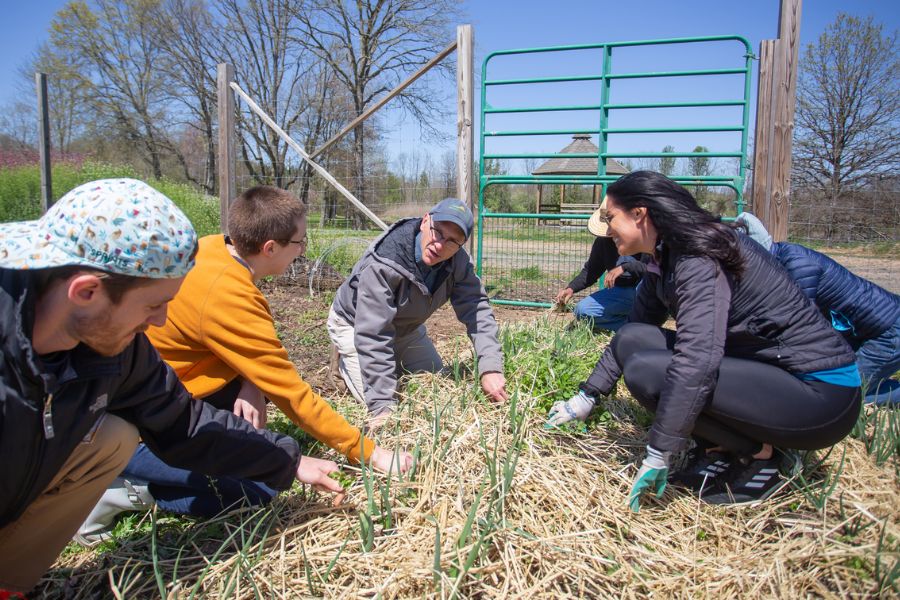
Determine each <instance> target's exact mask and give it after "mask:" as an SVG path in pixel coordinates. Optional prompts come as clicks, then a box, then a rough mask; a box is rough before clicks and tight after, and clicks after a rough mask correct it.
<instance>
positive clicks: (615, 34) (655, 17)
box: [0, 0, 900, 155]
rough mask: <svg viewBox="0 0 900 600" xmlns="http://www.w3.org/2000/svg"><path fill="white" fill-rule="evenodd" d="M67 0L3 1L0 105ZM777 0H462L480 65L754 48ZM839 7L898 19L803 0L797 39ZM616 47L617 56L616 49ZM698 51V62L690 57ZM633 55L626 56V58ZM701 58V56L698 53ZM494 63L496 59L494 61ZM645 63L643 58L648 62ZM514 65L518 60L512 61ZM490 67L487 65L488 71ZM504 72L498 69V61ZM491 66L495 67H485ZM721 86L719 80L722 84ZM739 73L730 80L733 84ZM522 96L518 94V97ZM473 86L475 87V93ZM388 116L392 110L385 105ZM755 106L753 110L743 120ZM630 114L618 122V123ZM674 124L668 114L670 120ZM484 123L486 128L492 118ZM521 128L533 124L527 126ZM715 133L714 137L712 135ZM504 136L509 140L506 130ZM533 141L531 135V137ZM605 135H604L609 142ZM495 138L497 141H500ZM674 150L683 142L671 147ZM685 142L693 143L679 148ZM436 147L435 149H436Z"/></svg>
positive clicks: (557, 96)
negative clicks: (709, 43) (676, 45)
mask: <svg viewBox="0 0 900 600" xmlns="http://www.w3.org/2000/svg"><path fill="white" fill-rule="evenodd" d="M64 4H65V3H64V2H62V1H58V0H36V1H32V2H14V3H12V2H11V3H8V5H7V6H6V7H5V10H4V15H5V18H6V20H5V23H6V24H5V25H4V27H3V35H0V105H5V104H7V103H9V102H11V101H12V100H15V99H16V98H17V95H18V94H19V93H20V90H21V85H22V84H21V78H20V76H19V74H18V69H19V68H20V67H21V65H22V64H23V63H24V62H25V61H26V60H27V59H28V56H29V55H30V54H31V53H32V52H34V50H35V49H36V47H37V46H38V44H39V43H40V42H41V41H43V40H45V39H46V38H47V28H48V25H49V23H50V20H51V18H52V16H53V14H54V13H55V11H56V10H58V9H59V8H60V7H62V6H63V5H64ZM778 6H779V2H778V0H755V1H754V2H736V1H733V0H681V1H679V2H675V1H672V0H665V1H663V0H632V1H631V2H621V0H617V1H611V0H556V1H555V2H553V1H540V2H538V1H533V0H470V1H468V2H464V3H463V11H464V17H463V19H462V21H463V22H469V23H471V24H472V25H473V27H474V32H475V41H476V60H477V63H476V68H477V69H478V70H479V71H480V68H481V60H482V59H483V57H484V56H485V55H486V54H488V53H490V52H493V51H497V50H506V49H513V48H526V47H537V46H555V45H570V44H584V43H597V42H611V41H625V40H642V39H644V40H645V39H655V38H670V37H688V36H701V35H727V34H737V35H741V36H743V37H745V38H747V39H748V41H749V42H750V45H751V48H752V49H753V51H754V52H757V51H758V48H759V42H760V41H761V40H763V39H772V38H775V37H776V35H777V24H778ZM841 10H844V11H848V12H851V13H853V14H856V15H860V16H867V15H872V16H873V17H875V19H876V20H877V21H879V22H881V23H883V24H884V25H885V28H886V29H887V30H888V31H890V30H895V29H898V28H900V3H898V2H896V0H894V1H890V0H856V1H854V2H852V3H851V2H847V1H846V0H843V1H839V0H807V1H806V2H804V6H803V14H802V21H801V29H800V31H801V41H802V43H803V45H805V44H806V43H809V42H812V41H814V40H815V38H816V37H817V36H818V35H819V34H820V33H821V32H822V31H823V30H824V28H825V27H826V26H827V25H828V24H829V23H831V22H832V21H833V20H834V18H835V16H836V15H837V13H838V12H839V11H841ZM740 54H742V51H741V50H740V48H737V49H736V50H735V48H734V47H731V48H728V49H724V48H721V47H716V48H707V49H706V50H705V51H703V52H700V53H697V54H696V55H692V56H687V55H681V54H678V53H677V52H675V51H674V50H672V51H671V52H669V51H663V52H657V53H655V54H653V53H646V54H643V55H640V53H636V54H635V55H634V56H630V55H629V53H627V52H625V51H624V50H623V51H621V52H619V51H616V52H615V53H614V61H621V62H617V63H616V65H617V67H621V68H623V70H628V69H629V68H633V69H637V70H653V69H652V67H654V66H658V68H660V69H666V68H670V66H671V65H672V64H675V65H677V64H690V65H691V66H692V68H702V67H703V66H705V65H706V63H708V64H709V67H707V68H710V67H715V66H731V65H734V62H735V60H737V61H738V62H739V61H740ZM620 57H621V58H620ZM530 58H533V60H532V61H531V62H527V61H525V62H522V61H520V62H519V64H518V65H517V66H516V68H511V69H510V71H509V76H519V77H521V76H525V75H523V73H533V74H535V75H545V74H557V75H562V74H566V75H568V74H572V73H577V72H585V73H587V72H590V70H591V69H592V68H594V66H595V64H596V60H595V58H594V57H592V56H587V53H585V55H584V56H580V57H579V56H567V57H558V58H557V57H556V56H554V57H553V60H547V59H546V58H545V59H544V60H543V61H542V60H541V59H540V57H530ZM695 59H697V60H698V61H699V63H703V64H699V63H694V62H692V61H694V60H695ZM632 60H633V62H631V61H632ZM704 61H706V62H704ZM498 64H499V63H498ZM648 66H649V67H651V68H647V67H648ZM517 69H518V70H517ZM491 73H493V71H491ZM497 73H498V75H502V74H503V73H501V70H498V71H497ZM491 76H494V75H491ZM725 79H726V80H725V81H723V82H720V81H716V82H714V83H713V82H709V83H700V84H698V83H697V82H683V81H674V80H666V81H665V82H662V83H660V80H657V81H656V82H652V83H651V84H650V87H643V88H642V87H640V86H639V85H634V86H628V85H624V83H625V82H622V83H623V85H622V86H621V87H620V88H618V89H615V88H614V89H615V92H614V93H622V94H623V95H622V96H619V97H618V98H617V99H616V100H617V101H626V100H629V99H640V98H642V97H656V96H667V97H672V98H676V97H684V96H683V95H684V94H685V93H686V94H689V95H690V94H700V95H701V96H702V94H703V93H707V94H711V96H710V97H712V96H715V94H717V93H718V94H719V95H720V96H721V95H723V94H724V95H725V96H733V95H734V94H732V93H731V90H732V89H735V85H736V84H735V82H736V80H735V79H734V78H731V79H730V80H728V79H727V78H725ZM720 88H721V89H720ZM739 88H740V82H739V81H738V82H737V89H738V90H739ZM751 90H752V98H753V104H751V105H752V106H755V92H756V81H755V79H754V80H753V83H752V86H751ZM582 92H584V90H583V89H578V86H572V87H569V88H566V87H565V86H559V87H557V88H556V89H553V90H549V91H548V90H546V89H544V90H535V89H534V86H532V87H530V88H527V89H524V90H521V91H520V92H519V97H516V93H515V90H513V93H512V94H511V95H507V96H506V97H503V98H501V97H497V98H496V100H494V99H491V98H489V101H491V102H492V103H494V104H495V106H496V105H506V104H508V103H509V102H515V101H518V102H520V103H521V102H525V104H528V103H547V104H550V103H557V102H561V101H562V100H564V99H566V98H577V97H578V95H579V94H581V93H582ZM522 96H524V98H523V97H522ZM477 102H478V93H476V103H477ZM701 116H702V117H703V118H704V119H707V120H708V121H709V122H715V121H716V119H718V118H720V117H721V118H722V119H723V120H724V121H727V122H733V121H735V120H739V117H737V116H735V115H733V114H730V115H729V114H724V113H723V114H722V115H719V114H717V113H714V112H707V113H706V114H704V115H701ZM386 117H387V120H388V121H390V120H391V119H394V118H395V116H391V115H390V114H388V115H387V116H386ZM669 118H670V117H669V116H667V115H660V116H659V119H660V124H663V122H664V121H666V120H667V119H669ZM685 118H687V117H682V116H671V119H674V120H675V121H677V120H678V119H685ZM752 120H753V110H751V122H752ZM543 124H544V125H545V127H544V128H551V127H560V128H563V127H566V126H570V125H572V123H566V122H564V121H559V122H554V121H553V120H552V119H550V118H549V117H548V118H547V120H545V121H544V123H543ZM629 124H633V123H626V122H621V123H619V125H629ZM670 124H672V123H670ZM454 125H455V120H448V122H447V123H446V124H445V127H443V128H444V129H446V130H447V131H448V132H451V131H453V129H454ZM490 125H491V124H490V123H489V128H490ZM522 125H523V123H521V122H516V121H515V120H510V121H508V122H505V123H501V124H500V125H499V126H498V128H500V127H503V128H524V127H521V126H522ZM528 128H529V129H533V128H538V127H531V126H529V127H528ZM386 129H388V130H389V131H392V132H393V133H392V134H391V139H390V140H389V141H388V147H389V150H390V151H391V153H392V154H394V155H396V154H397V153H400V152H412V151H413V150H414V148H416V147H417V146H419V145H421V138H420V134H419V132H418V128H417V127H416V126H415V125H414V124H412V123H410V122H409V120H404V121H402V122H400V123H399V124H398V125H397V126H396V127H391V126H388V127H387V128H386ZM717 136H718V137H717ZM505 141H506V142H510V141H511V140H509V139H507V140H505ZM524 141H525V140H521V139H516V140H515V143H517V144H521V143H522V142H524ZM664 141H672V140H669V139H668V138H667V139H666V140H663V139H662V138H653V137H649V138H647V137H645V138H642V139H641V140H639V141H638V140H635V139H634V138H633V137H632V138H630V139H629V140H628V141H620V142H618V143H621V144H622V145H621V146H620V147H621V148H624V149H638V148H639V147H640V148H643V147H644V146H646V147H647V148H648V149H657V148H656V146H657V145H659V144H660V143H662V142H664ZM695 141H696V140H695V139H693V138H691V139H687V138H686V139H684V140H674V142H675V144H676V146H679V145H681V144H685V145H691V144H693V143H695ZM564 142H565V139H564V138H560V139H558V140H554V139H545V140H543V141H542V142H541V143H544V144H549V145H552V146H560V145H564ZM703 142H704V143H705V144H706V145H709V146H711V147H716V146H719V147H721V148H722V149H726V150H727V149H731V148H732V147H733V146H735V143H736V142H735V141H734V138H730V137H728V136H727V135H725V136H722V135H720V134H715V135H710V136H708V138H707V139H704V140H703ZM536 143H537V142H536ZM612 144H613V142H612V140H611V147H613V146H612ZM499 147H502V144H499V145H498V148H499ZM452 148H453V143H452V140H451V141H450V142H449V143H448V144H446V145H445V149H448V150H449V149H452ZM678 149H679V150H681V149H682V148H681V147H679V148H678ZM684 149H687V150H690V149H691V148H684ZM437 154H439V152H438V153H437Z"/></svg>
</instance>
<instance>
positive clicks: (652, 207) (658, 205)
mask: <svg viewBox="0 0 900 600" xmlns="http://www.w3.org/2000/svg"><path fill="white" fill-rule="evenodd" d="M607 194H609V195H610V196H611V197H612V199H613V201H614V202H615V203H616V204H618V205H619V206H621V207H622V208H623V209H625V210H631V209H632V208H637V207H639V206H643V207H644V208H646V209H647V212H648V213H649V215H650V220H651V221H653V226H654V227H655V228H656V230H657V231H658V232H659V237H660V241H662V242H663V244H664V245H665V246H667V247H668V248H670V249H673V250H676V251H677V252H679V253H681V254H687V255H691V256H708V257H710V258H715V259H716V260H718V261H719V262H721V263H722V266H723V267H724V268H725V270H727V271H728V272H729V273H731V274H733V275H735V276H740V274H741V272H742V271H743V270H744V261H743V259H742V258H741V253H740V249H739V242H738V234H737V233H736V232H735V230H734V229H732V228H731V227H729V226H727V225H725V224H724V223H722V221H721V219H720V218H719V217H715V216H713V215H712V214H711V213H709V212H708V211H706V210H704V209H703V208H701V207H700V206H699V205H698V204H697V201H696V200H694V197H693V196H692V195H691V193H690V192H689V191H687V190H686V189H684V188H683V187H682V186H680V185H678V184H677V183H675V182H674V181H672V180H671V179H669V178H668V177H666V176H665V175H662V174H661V173H655V172H653V171H635V172H633V173H629V174H628V175H625V176H624V177H622V178H621V179H619V180H618V181H616V182H615V183H612V184H610V186H609V188H607Z"/></svg>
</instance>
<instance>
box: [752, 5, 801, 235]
mask: <svg viewBox="0 0 900 600" xmlns="http://www.w3.org/2000/svg"><path fill="white" fill-rule="evenodd" d="M801 6H802V0H781V10H780V13H779V16H778V39H777V40H774V41H773V40H764V41H763V42H762V43H761V44H760V66H759V87H758V91H757V98H756V137H755V139H754V141H753V144H754V148H753V192H752V193H753V212H754V213H755V214H756V216H758V217H759V218H760V219H761V220H762V222H763V223H764V224H765V225H766V228H767V229H768V230H769V233H770V234H772V238H773V239H774V240H775V241H776V242H781V241H784V240H786V239H787V237H788V211H789V209H790V194H791V148H792V146H793V138H794V108H795V106H796V103H797V60H798V56H799V49H800V48H799V44H800V10H801ZM767 86H768V87H767Z"/></svg>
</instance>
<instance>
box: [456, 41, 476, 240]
mask: <svg viewBox="0 0 900 600" xmlns="http://www.w3.org/2000/svg"><path fill="white" fill-rule="evenodd" d="M474 49H475V37H474V35H473V33H472V26H471V25H460V26H459V27H457V28H456V196H457V197H458V198H459V199H460V200H462V201H463V202H465V203H466V204H468V205H469V206H470V207H471V208H472V212H473V213H475V211H476V209H477V207H476V206H475V204H476V202H477V200H476V198H475V194H473V193H472V166H473V164H474V160H475V156H474V152H475V140H474V136H473V135H472V130H473V121H474V119H475V117H474V106H473V103H474V70H475V69H474V59H475V56H474V54H475V53H474ZM474 243H475V236H471V237H470V238H469V254H470V255H472V256H474V252H473V251H472V250H473V248H474Z"/></svg>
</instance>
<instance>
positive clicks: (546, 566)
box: [43, 322, 900, 600]
mask: <svg viewBox="0 0 900 600" xmlns="http://www.w3.org/2000/svg"><path fill="white" fill-rule="evenodd" d="M528 327H539V328H545V329H546V330H548V331H550V332H554V333H558V332H559V330H560V328H561V325H559V324H556V323H552V322H542V323H540V324H538V325H530V326H528ZM464 347H465V346H464V344H462V343H461V344H460V345H459V346H458V350H459V351H460V352H461V351H462V348H464ZM507 350H509V349H507ZM517 351H525V350H524V349H517ZM523 368H524V369H528V368H531V367H530V366H529V365H527V364H526V365H524V367H523ZM512 379H513V381H511V383H510V388H511V389H512V390H514V391H515V392H518V397H517V401H516V403H515V404H516V410H513V411H511V410H510V406H509V405H496V404H490V403H488V402H487V401H485V400H484V399H483V398H482V397H481V396H480V394H479V393H478V391H477V385H476V384H475V382H474V380H473V378H472V377H471V375H466V374H465V373H462V374H459V373H458V374H457V376H455V377H454V376H444V377H439V376H430V375H426V376H417V377H415V378H412V379H411V381H409V382H408V385H407V387H406V390H407V391H406V397H405V398H404V400H403V402H402V404H401V409H400V410H399V411H398V412H397V414H396V415H395V418H394V419H393V420H392V421H391V422H389V423H388V425H387V426H386V427H385V428H384V429H383V430H382V431H381V432H380V433H379V434H378V438H379V441H380V442H381V443H382V444H384V445H386V446H389V447H397V446H399V447H404V448H408V449H413V448H416V447H418V452H419V462H418V466H417V469H416V473H415V475H414V478H413V480H412V481H407V480H406V479H404V480H403V481H402V482H398V481H396V480H394V481H393V482H392V483H391V486H390V489H389V491H388V492H387V498H388V502H387V503H386V505H387V506H389V507H390V508H391V517H392V522H391V523H390V524H389V525H390V528H389V529H388V528H387V527H386V526H387V525H388V524H387V523H386V522H385V520H384V519H383V515H384V514H385V512H386V511H385V510H383V509H382V504H383V499H382V493H383V491H382V489H381V488H383V487H385V482H386V479H385V478H384V477H383V476H379V477H378V478H377V483H376V484H375V485H374V487H373V500H372V503H371V504H372V505H373V506H374V507H375V510H374V511H371V512H372V513H373V514H372V515H371V516H372V517H373V521H374V539H373V540H372V546H371V549H370V550H369V551H368V552H366V551H364V548H363V545H364V542H363V540H362V538H363V536H361V525H360V523H361V516H360V514H361V513H365V512H366V511H367V507H368V505H369V502H368V501H367V495H366V490H365V486H364V484H363V480H362V478H359V477H358V478H357V479H356V480H355V482H354V484H353V486H352V487H351V488H350V492H349V494H348V498H347V499H346V501H345V502H344V504H343V505H341V506H339V507H331V506H330V505H329V503H328V499H327V498H325V497H322V496H315V495H313V496H312V497H308V496H307V495H306V493H305V492H301V491H297V490H295V491H294V492H292V493H290V494H287V495H284V496H283V497H281V498H279V500H277V501H276V502H277V503H276V506H275V507H274V508H273V510H272V511H264V512H263V513H262V514H253V513H250V512H244V513H243V514H240V515H238V516H231V517H229V518H227V519H222V520H219V521H217V522H215V523H214V524H213V525H214V527H211V526H210V524H209V523H197V524H195V525H193V526H191V527H188V528H187V529H188V532H187V533H185V532H184V531H183V529H184V528H183V525H182V526H180V527H181V529H182V530H181V531H178V530H177V529H178V528H176V531H174V532H172V531H166V528H165V527H163V528H162V533H161V534H160V535H159V536H158V537H159V541H158V548H157V554H158V556H159V559H158V561H159V566H158V567H157V570H158V573H159V576H158V577H157V576H155V575H154V567H153V560H152V559H151V556H152V545H151V540H150V539H148V538H147V537H143V538H138V539H133V540H128V541H126V542H124V543H123V544H122V545H121V546H120V547H118V548H117V549H115V550H113V551H109V552H106V553H103V554H98V553H95V552H81V553H77V554H71V555H69V556H67V557H64V558H62V559H61V560H60V561H59V563H58V564H57V570H55V571H54V572H52V573H51V575H50V576H51V579H50V580H48V582H47V584H46V586H45V588H44V590H43V593H46V594H47V595H48V596H51V597H70V598H77V597H91V595H92V594H96V593H101V594H102V595H106V596H108V595H110V594H115V595H117V596H118V597H124V598H136V597H159V596H160V595H161V593H160V591H159V590H160V589H161V588H162V589H164V590H165V594H166V595H169V596H170V597H177V598H181V597H189V596H190V594H191V591H192V590H194V591H195V592H196V595H197V596H196V597H207V598H220V597H229V598H255V597H266V598H269V597H275V598H298V597H309V596H324V597H328V598H358V597H380V598H422V597H430V598H450V597H454V596H457V597H460V598H520V599H528V600H531V599H533V598H553V599H558V598H571V597H604V598H613V597H614V598H623V597H624V598H636V597H641V598H643V597H647V596H650V595H652V596H654V597H664V598H800V597H842V598H861V597H877V596H879V595H881V596H884V597H891V596H893V597H896V596H894V594H896V593H897V590H896V588H894V589H893V590H892V589H891V585H892V583H891V577H892V575H891V574H890V571H891V568H892V567H893V569H894V572H893V577H894V578H896V574H897V573H896V569H897V566H896V565H897V561H898V539H900V530H898V514H900V511H898V505H900V500H898V491H900V490H898V474H897V466H896V465H897V461H896V457H894V459H895V460H892V461H889V462H888V463H887V465H886V466H884V467H876V466H875V464H874V461H873V460H872V458H871V457H870V456H868V455H867V454H866V452H865V449H864V448H863V446H862V444H861V443H860V442H859V441H857V440H852V439H851V440H847V441H845V442H843V443H842V444H840V445H839V446H838V447H837V448H836V450H835V451H834V452H832V453H831V455H830V456H829V458H828V459H827V460H826V462H825V464H824V465H823V466H822V467H820V468H819V469H818V470H817V471H816V473H813V474H811V475H808V477H810V478H811V479H812V480H813V482H814V484H815V485H818V486H824V485H825V484H827V483H828V482H829V479H828V478H827V473H828V471H829V468H832V469H836V468H837V464H838V463H839V462H840V459H841V453H842V452H843V451H844V450H846V455H845V459H844V466H843V471H842V473H841V475H840V479H839V481H838V483H837V485H836V487H835V489H834V491H833V493H831V495H830V498H829V499H828V500H827V501H825V502H824V509H823V510H819V509H817V508H816V507H814V506H813V500H811V498H815V497H816V496H815V494H814V493H812V492H810V494H804V493H802V492H801V491H798V490H797V489H791V490H790V491H785V492H783V493H782V494H781V495H779V496H778V497H777V498H776V499H773V500H771V501H769V502H768V503H764V504H763V505H761V506H757V507H732V508H722V507H714V506H709V505H705V504H703V503H701V502H699V501H698V500H697V499H696V498H694V497H692V496H691V495H689V494H688V493H687V492H684V491H682V490H677V489H671V488H670V489H667V491H666V493H665V496H664V498H663V499H662V500H660V501H655V500H649V499H648V500H647V501H645V502H644V506H643V508H642V509H641V512H640V513H639V514H632V513H631V512H630V510H629V509H628V508H627V507H626V506H625V497H626V495H627V493H628V490H629V488H630V484H631V480H632V477H633V475H634V473H635V470H636V466H637V465H638V463H639V462H640V459H641V457H642V456H643V448H644V445H645V443H646V437H645V435H646V434H645V430H644V429H643V428H642V427H639V426H638V425H637V424H636V423H637V421H638V419H637V418H636V416H637V409H636V408H635V405H634V403H633V402H632V401H631V400H630V399H629V398H628V396H627V393H625V391H624V389H623V388H621V387H620V389H619V392H618V394H617V396H616V397H614V398H612V399H610V400H609V401H608V402H607V403H606V409H607V410H608V411H609V413H610V415H611V416H612V417H613V419H612V420H607V421H604V422H603V423H602V424H598V425H595V426H594V427H593V428H592V429H591V430H590V431H589V432H587V433H569V434H560V433H551V432H547V431H545V430H544V429H543V428H542V424H543V415H542V414H539V412H538V411H535V410H533V409H532V408H531V407H532V405H533V404H534V403H535V402H536V399H535V397H534V396H532V395H529V393H528V392H529V388H530V387H532V386H530V385H529V384H527V382H528V381H530V379H529V374H528V373H526V372H522V371H521V370H520V371H515V372H514V375H513V377H512ZM532 391H533V390H532ZM338 405H339V408H341V409H342V410H346V412H349V413H351V417H352V418H354V419H358V418H360V417H361V411H360V410H359V408H358V407H356V406H354V405H353V404H352V401H348V400H346V399H344V400H339V401H338ZM516 448H519V451H518V452H517V451H516ZM820 456H821V454H820ZM492 461H493V462H492ZM504 463H506V465H507V469H506V471H504ZM510 465H514V471H512V475H511V478H510V479H509V484H508V485H507V484H506V483H505V480H504V476H505V475H507V474H509V472H510V470H509V468H508V467H509V466H510ZM351 472H352V471H351ZM356 473H357V474H358V471H357V472H356ZM823 478H824V479H825V480H824V481H822V479H823ZM379 484H380V486H379ZM479 497H480V500H478V498H479ZM473 505H477V509H476V510H475V511H471V507H472V506H473ZM362 520H365V517H364V516H363V517H362ZM467 522H469V523H470V526H469V528H468V529H469V532H468V535H465V534H464V532H465V530H466V529H467ZM254 527H259V528H258V529H257V530H254V529H253V528H254ZM209 529H214V530H215V531H214V532H213V533H208V530H209ZM229 534H234V535H233V536H232V537H231V539H230V540H229V541H228V542H226V543H224V544H223V543H222V542H221V541H220V540H222V539H224V538H225V537H227V536H228V535H229ZM179 545H180V549H181V556H180V557H179V556H178V554H177V552H178V548H179ZM436 548H439V552H440V554H439V557H438V561H437V563H436V561H435V556H436ZM217 552H218V554H216V553H217ZM436 567H437V568H436ZM71 574H74V575H75V576H76V578H75V579H70V580H69V581H68V584H67V583H66V582H65V578H66V576H69V575H71ZM879 579H880V581H879ZM893 585H897V582H896V579H894V580H893ZM67 592H68V593H67Z"/></svg>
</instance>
